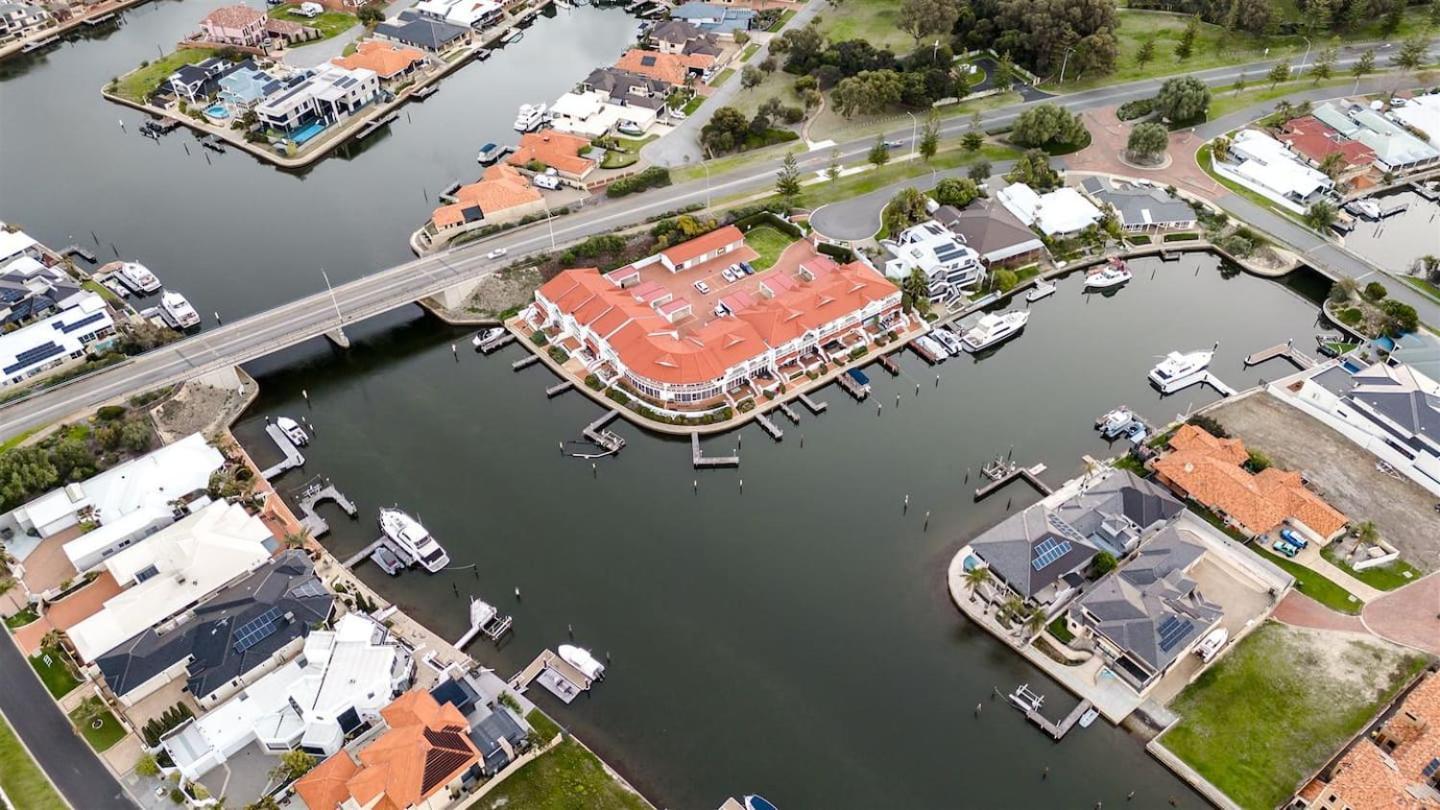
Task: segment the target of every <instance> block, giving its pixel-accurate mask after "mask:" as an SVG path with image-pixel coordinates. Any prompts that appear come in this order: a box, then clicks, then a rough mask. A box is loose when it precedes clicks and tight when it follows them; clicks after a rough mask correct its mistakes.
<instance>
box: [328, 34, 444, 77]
mask: <svg viewBox="0 0 1440 810" xmlns="http://www.w3.org/2000/svg"><path fill="white" fill-rule="evenodd" d="M426 58H427V57H426V56H425V52H424V51H421V50H419V49H417V48H408V47H405V46H404V45H398V44H396V43H393V42H384V41H381V40H378V39H370V40H366V41H364V42H361V43H360V44H359V45H357V46H355V52H354V53H352V54H350V55H349V56H337V57H335V58H334V59H331V60H330V63H331V64H334V65H339V66H340V67H342V68H346V69H350V70H354V69H355V68H366V69H368V70H373V71H375V75H377V76H379V77H380V81H381V83H382V84H385V85H395V84H399V83H401V82H404V81H405V80H407V79H409V78H410V77H411V76H413V75H414V74H415V73H416V72H417V71H419V70H421V69H423V68H424V67H425V60H426Z"/></svg>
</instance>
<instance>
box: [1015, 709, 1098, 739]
mask: <svg viewBox="0 0 1440 810" xmlns="http://www.w3.org/2000/svg"><path fill="white" fill-rule="evenodd" d="M1091 708H1093V705H1092V704H1091V703H1090V701H1089V700H1082V701H1080V705H1078V706H1076V707H1075V708H1073V709H1071V710H1070V713H1069V714H1067V715H1065V719H1064V720H1061V721H1060V722H1058V723H1056V722H1053V721H1052V720H1050V718H1048V717H1046V716H1045V715H1043V714H1041V713H1040V711H1039V710H1038V709H1027V710H1026V711H1025V719H1026V720H1029V721H1030V722H1032V723H1034V724H1035V725H1037V726H1039V727H1040V728H1041V729H1042V730H1043V731H1044V732H1045V733H1046V734H1049V735H1050V736H1051V737H1052V738H1053V739H1054V740H1055V741H1056V742H1059V741H1060V738H1062V737H1064V736H1065V735H1066V734H1067V733H1068V732H1069V731H1070V729H1072V728H1074V727H1075V724H1076V723H1078V722H1080V718H1081V717H1083V716H1084V715H1085V712H1088V711H1090V709H1091Z"/></svg>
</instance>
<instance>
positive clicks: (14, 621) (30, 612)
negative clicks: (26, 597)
mask: <svg viewBox="0 0 1440 810" xmlns="http://www.w3.org/2000/svg"><path fill="white" fill-rule="evenodd" d="M38 618H40V614H38V613H36V612H35V608H33V607H27V608H25V609H24V610H22V611H20V612H19V613H16V614H15V615H14V616H6V617H5V626H6V627H8V628H10V629H11V630H14V629H15V628H17V627H24V626H25V625H27V624H29V623H31V622H33V621H35V620H36V619H38Z"/></svg>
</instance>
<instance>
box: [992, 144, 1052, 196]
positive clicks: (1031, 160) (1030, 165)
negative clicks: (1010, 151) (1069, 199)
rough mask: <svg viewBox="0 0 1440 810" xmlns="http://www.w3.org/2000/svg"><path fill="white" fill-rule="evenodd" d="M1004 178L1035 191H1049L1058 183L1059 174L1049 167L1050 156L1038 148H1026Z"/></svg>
mask: <svg viewBox="0 0 1440 810" xmlns="http://www.w3.org/2000/svg"><path fill="white" fill-rule="evenodd" d="M1005 179H1006V180H1009V181H1010V182H1012V183H1024V184H1025V185H1027V186H1029V187H1030V188H1033V189H1035V190H1036V191H1049V190H1050V189H1053V188H1055V187H1057V186H1059V185H1060V174H1059V173H1058V172H1056V171H1055V170H1054V169H1053V168H1051V167H1050V156H1049V155H1046V154H1045V153H1044V152H1043V151H1041V150H1039V149H1029V150H1026V152H1025V154H1023V155H1021V156H1020V158H1019V159H1018V160H1016V161H1015V167H1014V168H1012V169H1011V170H1010V173H1009V174H1007V175H1005Z"/></svg>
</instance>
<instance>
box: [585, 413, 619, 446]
mask: <svg viewBox="0 0 1440 810" xmlns="http://www.w3.org/2000/svg"><path fill="white" fill-rule="evenodd" d="M619 416H620V412H619V411H610V412H608V413H606V414H605V415H604V416H602V417H600V418H599V419H596V420H595V421H594V422H591V423H590V424H588V425H586V426H585V429H584V430H583V431H581V432H580V435H582V436H584V437H585V438H587V439H589V440H590V441H592V442H594V443H595V444H596V445H598V446H599V447H601V448H603V449H604V450H605V451H606V452H609V453H618V452H620V449H621V448H623V447H624V446H625V439H624V438H623V437H621V436H620V435H619V434H618V433H616V432H614V431H613V430H607V429H606V428H605V426H606V425H608V424H610V423H611V422H612V421H614V420H615V419H617V418H619Z"/></svg>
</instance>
